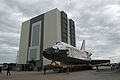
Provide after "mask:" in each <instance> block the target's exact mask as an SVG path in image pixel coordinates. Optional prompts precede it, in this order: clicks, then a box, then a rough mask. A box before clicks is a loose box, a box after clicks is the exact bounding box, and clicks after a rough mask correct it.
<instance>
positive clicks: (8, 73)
mask: <svg viewBox="0 0 120 80" xmlns="http://www.w3.org/2000/svg"><path fill="white" fill-rule="evenodd" d="M8 75H11V73H10V68H9V67H8V68H7V76H8Z"/></svg>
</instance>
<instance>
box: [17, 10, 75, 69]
mask: <svg viewBox="0 0 120 80" xmlns="http://www.w3.org/2000/svg"><path fill="white" fill-rule="evenodd" d="M58 41H62V42H66V43H68V44H71V45H73V46H76V41H75V24H74V21H73V20H72V19H68V17H67V14H66V13H65V12H64V11H60V10H58V9H57V8H56V9H53V10H51V11H48V12H46V13H44V14H41V15H39V16H36V17H34V18H32V19H30V20H27V21H25V22H23V23H22V29H21V37H20V46H19V51H18V52H19V56H18V62H17V64H18V65H19V66H21V68H22V69H24V68H25V67H26V65H27V64H29V63H31V62H33V63H34V65H35V66H36V67H42V66H43V65H46V64H50V63H51V61H50V60H48V59H46V58H44V57H43V55H42V51H43V50H44V49H45V48H48V47H50V46H53V45H54V44H55V43H56V42H58Z"/></svg>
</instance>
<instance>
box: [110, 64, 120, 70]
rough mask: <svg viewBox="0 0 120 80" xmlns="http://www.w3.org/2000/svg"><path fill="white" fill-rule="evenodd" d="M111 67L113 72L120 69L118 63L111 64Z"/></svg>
mask: <svg viewBox="0 0 120 80" xmlns="http://www.w3.org/2000/svg"><path fill="white" fill-rule="evenodd" d="M110 67H111V70H115V69H120V63H119V64H116V63H115V64H111V65H110Z"/></svg>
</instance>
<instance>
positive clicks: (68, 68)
mask: <svg viewBox="0 0 120 80" xmlns="http://www.w3.org/2000/svg"><path fill="white" fill-rule="evenodd" d="M52 63H55V64H54V65H53V64H52ZM52 63H51V64H48V65H45V66H44V68H46V70H49V71H51V70H52V71H55V72H75V71H81V70H91V69H92V66H90V65H88V64H79V65H59V64H57V63H56V62H52Z"/></svg>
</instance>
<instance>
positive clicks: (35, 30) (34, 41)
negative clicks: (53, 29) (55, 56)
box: [32, 25, 40, 46]
mask: <svg viewBox="0 0 120 80" xmlns="http://www.w3.org/2000/svg"><path fill="white" fill-rule="evenodd" d="M39 28H40V25H37V26H34V27H33V37H32V46H38V45H39V30H40V29H39Z"/></svg>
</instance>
